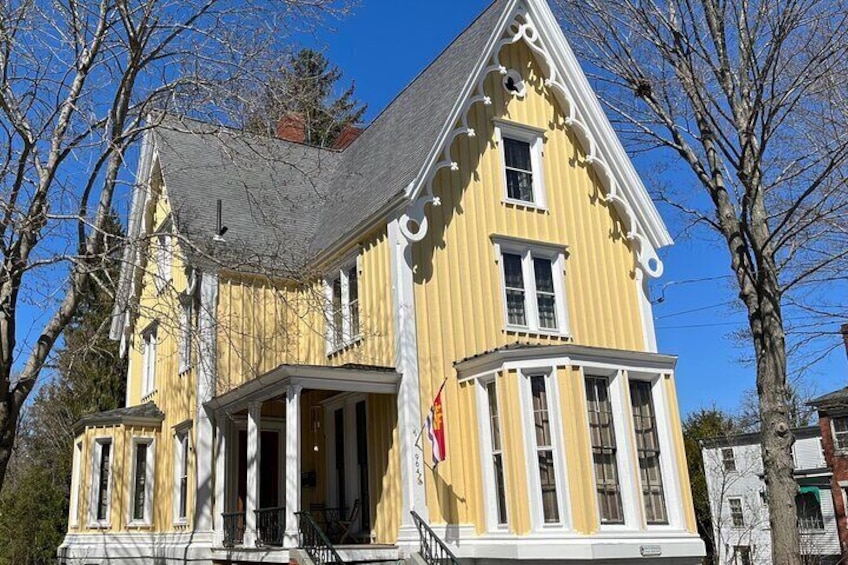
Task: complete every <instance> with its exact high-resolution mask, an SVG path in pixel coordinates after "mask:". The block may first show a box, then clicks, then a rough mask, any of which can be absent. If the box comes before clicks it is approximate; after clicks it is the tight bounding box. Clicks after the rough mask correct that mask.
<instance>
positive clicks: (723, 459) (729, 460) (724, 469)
mask: <svg viewBox="0 0 848 565" xmlns="http://www.w3.org/2000/svg"><path fill="white" fill-rule="evenodd" d="M728 451H729V452H730V455H731V457H730V458H727V457H725V456H724V454H725V453H726V452H728ZM718 453H719V457H720V459H721V470H722V472H724V473H737V472H738V468H737V466H736V450H735V449H733V447H732V446H727V447H722V448H720V449H719V452H718ZM728 463H731V464H732V465H733V468H732V469H728V468H727V466H728V465H727V464H728Z"/></svg>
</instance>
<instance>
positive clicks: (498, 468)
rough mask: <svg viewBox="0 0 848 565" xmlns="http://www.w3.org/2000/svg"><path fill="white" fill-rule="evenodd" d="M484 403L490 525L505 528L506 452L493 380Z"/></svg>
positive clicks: (485, 394)
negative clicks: (486, 428)
mask: <svg viewBox="0 0 848 565" xmlns="http://www.w3.org/2000/svg"><path fill="white" fill-rule="evenodd" d="M483 393H484V397H483V402H484V404H485V418H486V421H485V423H484V428H485V427H486V426H485V424H488V432H489V433H488V434H487V435H488V437H487V438H485V439H488V442H486V441H485V440H484V442H483V443H484V451H485V452H486V453H484V465H485V468H486V469H487V472H488V475H489V481H490V483H491V486H490V489H492V490H494V492H490V493H489V494H490V498H488V507H489V508H490V509H491V511H490V514H491V515H490V518H489V523H490V524H492V525H493V526H494V525H496V526H505V525H506V524H507V523H508V521H509V517H508V515H507V507H506V481H505V478H504V452H503V439H502V437H501V409H500V404H499V403H498V394H497V385H496V381H495V380H494V379H493V380H491V381H488V382H486V383H485V384H484V385H483Z"/></svg>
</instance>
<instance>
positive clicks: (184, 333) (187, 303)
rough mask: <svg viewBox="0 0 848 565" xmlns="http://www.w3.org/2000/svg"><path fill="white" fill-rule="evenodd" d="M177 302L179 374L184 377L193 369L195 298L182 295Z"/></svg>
mask: <svg viewBox="0 0 848 565" xmlns="http://www.w3.org/2000/svg"><path fill="white" fill-rule="evenodd" d="M177 302H178V306H179V309H180V316H179V336H178V338H177V339H178V341H177V354H178V356H179V364H178V365H179V367H178V370H177V372H178V373H179V374H180V375H182V374H183V373H185V372H187V371H188V370H189V369H191V365H192V361H193V359H192V336H193V332H194V296H193V295H190V294H181V295H180V297H179V299H178V300H177Z"/></svg>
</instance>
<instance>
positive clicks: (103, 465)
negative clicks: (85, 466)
mask: <svg viewBox="0 0 848 565" xmlns="http://www.w3.org/2000/svg"><path fill="white" fill-rule="evenodd" d="M92 468H93V469H94V473H92V477H91V479H92V485H91V494H92V496H91V521H92V523H93V525H94V526H97V527H103V526H108V525H109V520H110V509H111V506H112V505H111V499H112V438H111V437H109V438H97V439H95V440H94V459H93V465H92Z"/></svg>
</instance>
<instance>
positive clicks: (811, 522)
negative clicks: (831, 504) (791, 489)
mask: <svg viewBox="0 0 848 565" xmlns="http://www.w3.org/2000/svg"><path fill="white" fill-rule="evenodd" d="M820 497H821V492H820V491H819V489H818V488H816V487H801V492H799V493H798V494H797V495H795V508H796V509H797V511H798V528H799V529H800V530H801V531H806V532H809V531H821V530H824V517H823V516H822V509H821V498H820Z"/></svg>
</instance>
